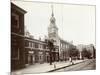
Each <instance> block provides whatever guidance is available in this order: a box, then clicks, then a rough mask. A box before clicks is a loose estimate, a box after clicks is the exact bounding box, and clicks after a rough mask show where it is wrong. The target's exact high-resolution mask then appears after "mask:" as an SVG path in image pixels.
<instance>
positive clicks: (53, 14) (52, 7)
mask: <svg viewBox="0 0 100 75" xmlns="http://www.w3.org/2000/svg"><path fill="white" fill-rule="evenodd" d="M51 9H52V17H53V16H54V13H53V5H51Z"/></svg>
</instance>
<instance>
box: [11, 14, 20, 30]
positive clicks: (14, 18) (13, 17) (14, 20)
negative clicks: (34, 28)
mask: <svg viewBox="0 0 100 75" xmlns="http://www.w3.org/2000/svg"><path fill="white" fill-rule="evenodd" d="M11 24H12V26H13V27H17V28H18V27H19V15H17V14H15V13H12V14H11Z"/></svg>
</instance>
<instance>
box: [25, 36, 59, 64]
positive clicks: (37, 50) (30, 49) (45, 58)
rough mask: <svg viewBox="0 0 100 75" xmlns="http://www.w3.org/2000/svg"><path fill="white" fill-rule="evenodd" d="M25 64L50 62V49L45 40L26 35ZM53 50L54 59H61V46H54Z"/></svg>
mask: <svg viewBox="0 0 100 75" xmlns="http://www.w3.org/2000/svg"><path fill="white" fill-rule="evenodd" d="M24 40H25V64H26V65H30V64H35V63H40V64H41V63H44V62H47V63H49V62H50V50H49V48H48V46H47V43H46V42H45V41H41V40H37V39H34V38H31V37H30V36H29V37H25V39H24ZM54 47H55V49H54V50H53V51H52V61H58V60H59V47H58V46H54Z"/></svg>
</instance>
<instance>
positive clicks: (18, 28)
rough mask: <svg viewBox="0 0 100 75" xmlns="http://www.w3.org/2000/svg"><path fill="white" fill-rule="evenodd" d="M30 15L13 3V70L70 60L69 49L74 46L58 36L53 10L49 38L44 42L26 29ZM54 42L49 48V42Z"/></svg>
mask: <svg viewBox="0 0 100 75" xmlns="http://www.w3.org/2000/svg"><path fill="white" fill-rule="evenodd" d="M26 13H28V12H26V11H25V10H23V9H22V8H20V7H18V6H16V5H15V4H13V3H11V70H15V69H21V68H24V67H27V66H28V65H31V64H33V65H34V64H35V63H40V64H42V63H50V62H51V61H52V62H55V61H67V60H69V54H68V49H69V48H70V47H74V45H73V44H71V43H69V42H67V41H65V40H63V39H61V38H60V37H59V35H58V28H57V26H56V19H55V17H54V13H53V8H52V14H51V18H50V25H49V26H48V37H47V38H46V39H45V40H44V41H43V40H41V38H40V39H39V40H37V39H34V37H33V36H32V35H31V34H30V33H29V32H28V31H25V30H24V28H25V26H24V23H25V22H24V16H25V14H26ZM50 39H52V40H53V45H51V46H50V47H49V46H48V42H47V40H50Z"/></svg>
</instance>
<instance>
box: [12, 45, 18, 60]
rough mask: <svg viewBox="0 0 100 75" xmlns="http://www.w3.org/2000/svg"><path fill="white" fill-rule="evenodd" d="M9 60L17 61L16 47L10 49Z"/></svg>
mask: <svg viewBox="0 0 100 75" xmlns="http://www.w3.org/2000/svg"><path fill="white" fill-rule="evenodd" d="M11 59H14V60H18V59H19V48H16V47H12V48H11Z"/></svg>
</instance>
